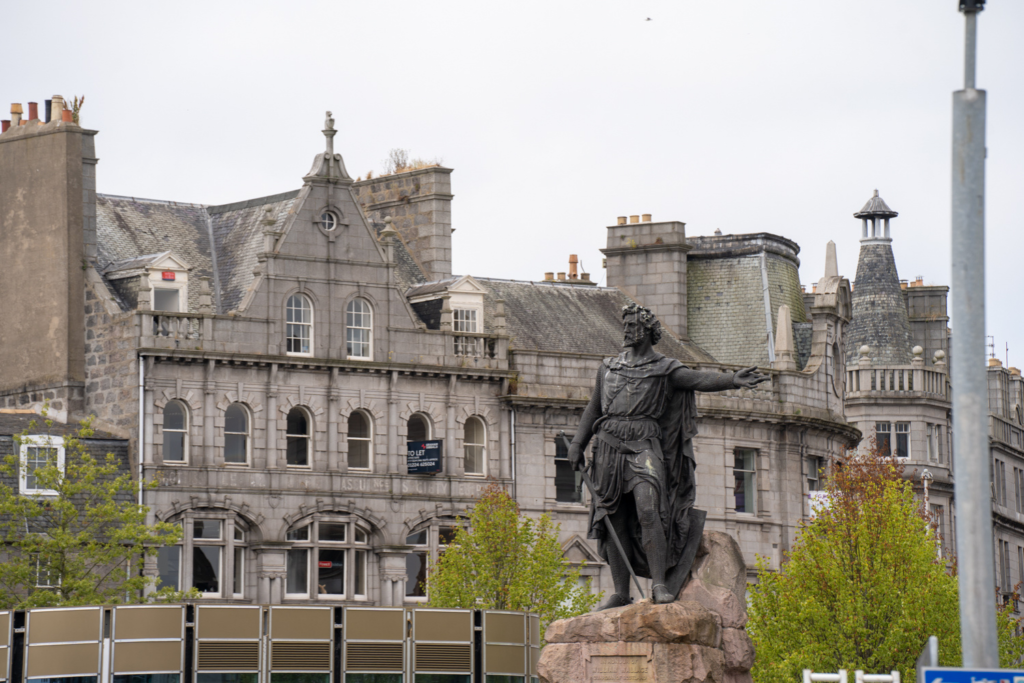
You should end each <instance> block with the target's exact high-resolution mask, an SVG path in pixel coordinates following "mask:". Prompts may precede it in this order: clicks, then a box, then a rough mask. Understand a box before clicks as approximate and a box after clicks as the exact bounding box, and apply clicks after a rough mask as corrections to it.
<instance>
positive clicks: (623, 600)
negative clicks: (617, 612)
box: [597, 593, 633, 612]
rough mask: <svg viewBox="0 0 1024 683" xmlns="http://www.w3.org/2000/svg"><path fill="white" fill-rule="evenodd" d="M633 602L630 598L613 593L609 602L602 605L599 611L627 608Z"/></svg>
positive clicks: (606, 601)
mask: <svg viewBox="0 0 1024 683" xmlns="http://www.w3.org/2000/svg"><path fill="white" fill-rule="evenodd" d="M632 602H633V601H632V600H631V599H630V598H629V596H622V595H620V594H619V593H612V594H611V596H609V598H608V599H607V600H605V601H604V602H602V603H601V605H600V606H599V607H598V608H597V610H598V611H599V612H600V611H601V610H605V609H613V608H615V607H625V606H626V605H629V604H631V603H632Z"/></svg>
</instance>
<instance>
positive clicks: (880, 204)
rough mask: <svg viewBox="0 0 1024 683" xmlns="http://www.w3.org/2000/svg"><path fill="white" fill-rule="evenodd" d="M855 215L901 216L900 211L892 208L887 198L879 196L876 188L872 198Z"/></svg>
mask: <svg viewBox="0 0 1024 683" xmlns="http://www.w3.org/2000/svg"><path fill="white" fill-rule="evenodd" d="M853 216H854V218H871V217H872V216H878V217H880V218H895V217H896V216H899V213H897V212H896V211H893V210H892V209H890V208H889V205H888V204H886V203H885V200H884V199H882V198H881V197H879V196H878V190H875V193H874V194H873V195H871V199H869V200H868V203H867V204H865V205H864V208H863V209H861V210H860V211H858V212H857V213H855V214H853Z"/></svg>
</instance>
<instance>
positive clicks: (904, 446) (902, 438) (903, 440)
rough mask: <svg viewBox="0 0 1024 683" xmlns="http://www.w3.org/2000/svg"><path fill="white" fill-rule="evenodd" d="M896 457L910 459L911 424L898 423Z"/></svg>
mask: <svg viewBox="0 0 1024 683" xmlns="http://www.w3.org/2000/svg"><path fill="white" fill-rule="evenodd" d="M896 457H897V458H909V457H910V423H909V422H897V423H896Z"/></svg>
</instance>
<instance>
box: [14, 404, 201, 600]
mask: <svg viewBox="0 0 1024 683" xmlns="http://www.w3.org/2000/svg"><path fill="white" fill-rule="evenodd" d="M43 417H44V418H45V417H46V413H45V411H44V413H43ZM52 428H53V421H52V420H50V419H44V420H43V424H42V425H37V424H36V422H34V421H33V422H32V423H31V425H30V431H31V433H32V434H33V435H35V436H36V437H39V436H40V435H42V437H43V438H42V439H39V438H30V437H29V431H26V432H23V433H22V434H20V435H18V436H16V437H15V439H14V442H15V448H14V453H13V454H11V455H8V456H6V457H5V458H4V459H3V462H2V464H0V475H3V477H4V478H6V479H7V482H5V483H4V484H0V537H2V539H3V543H4V545H3V547H2V548H0V607H2V608H3V609H11V608H15V609H24V608H30V607H49V606H56V605H88V604H118V603H126V602H143V601H146V600H180V599H182V598H183V597H187V595H186V594H183V593H181V592H179V591H176V590H174V589H171V588H164V589H161V590H159V591H156V592H153V593H151V594H150V595H149V596H145V597H144V596H143V593H144V589H145V588H146V587H147V585H151V584H152V582H153V579H151V578H147V577H143V576H142V565H143V563H144V561H145V558H146V556H153V555H155V554H156V553H157V551H158V549H159V547H161V546H165V545H173V544H175V543H177V542H178V541H180V540H181V527H180V526H178V525H175V524H168V523H165V522H157V523H155V524H147V523H146V517H147V514H148V512H149V509H148V508H147V507H145V506H142V505H139V504H138V503H137V502H136V496H137V495H138V490H139V483H138V482H137V481H135V480H134V479H133V478H132V476H131V473H130V472H126V471H124V469H123V467H122V465H121V464H120V462H119V460H118V458H117V456H116V455H114V454H113V453H108V454H106V456H105V457H104V458H102V459H97V458H95V457H94V456H93V455H91V454H90V453H89V452H88V449H87V448H86V447H85V445H84V444H83V443H82V441H81V439H87V438H89V437H91V436H92V435H93V431H92V428H91V420H86V421H85V422H82V423H81V426H80V427H79V428H78V429H77V430H76V431H75V433H74V434H73V435H69V436H64V437H60V436H54V435H51V434H50V432H51V430H52ZM22 446H25V448H24V449H23V448H22ZM61 449H62V450H63V458H62V459H63V466H62V463H61V462H60V460H61ZM23 451H24V456H23V454H22V452H23ZM155 485H156V483H155V482H145V483H144V484H143V486H145V487H146V488H152V487H154V486H155ZM23 488H24V489H27V492H26V493H22V489H23Z"/></svg>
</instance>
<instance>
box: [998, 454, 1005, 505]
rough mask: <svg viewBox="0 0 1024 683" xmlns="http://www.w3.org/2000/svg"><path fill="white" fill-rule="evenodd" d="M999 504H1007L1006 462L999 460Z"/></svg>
mask: <svg viewBox="0 0 1024 683" xmlns="http://www.w3.org/2000/svg"><path fill="white" fill-rule="evenodd" d="M999 484H1000V486H999V504H1000V505H1003V506H1005V505H1006V462H1005V461H1003V460H1000V461H999Z"/></svg>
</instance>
